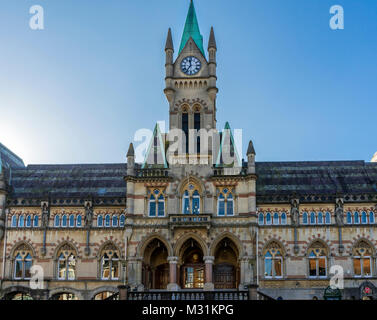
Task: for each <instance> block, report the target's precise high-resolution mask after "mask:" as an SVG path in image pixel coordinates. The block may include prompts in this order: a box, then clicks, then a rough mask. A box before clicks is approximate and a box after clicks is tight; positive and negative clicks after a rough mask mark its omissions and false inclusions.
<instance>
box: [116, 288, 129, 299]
mask: <svg viewBox="0 0 377 320" xmlns="http://www.w3.org/2000/svg"><path fill="white" fill-rule="evenodd" d="M118 290H119V300H127V298H128V290H129V287H128V286H123V285H121V286H118Z"/></svg>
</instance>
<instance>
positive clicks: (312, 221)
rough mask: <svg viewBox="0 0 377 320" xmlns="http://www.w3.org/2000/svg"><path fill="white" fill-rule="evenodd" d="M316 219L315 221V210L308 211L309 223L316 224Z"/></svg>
mask: <svg viewBox="0 0 377 320" xmlns="http://www.w3.org/2000/svg"><path fill="white" fill-rule="evenodd" d="M316 223H317V221H316V215H315V212H311V213H310V224H316Z"/></svg>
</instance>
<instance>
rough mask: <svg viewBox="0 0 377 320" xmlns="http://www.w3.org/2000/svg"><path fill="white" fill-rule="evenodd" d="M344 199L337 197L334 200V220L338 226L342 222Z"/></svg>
mask: <svg viewBox="0 0 377 320" xmlns="http://www.w3.org/2000/svg"><path fill="white" fill-rule="evenodd" d="M343 203H344V200H343V199H342V198H337V199H336V201H335V220H336V224H337V225H338V226H342V225H343V223H344V220H343V219H344V208H343Z"/></svg>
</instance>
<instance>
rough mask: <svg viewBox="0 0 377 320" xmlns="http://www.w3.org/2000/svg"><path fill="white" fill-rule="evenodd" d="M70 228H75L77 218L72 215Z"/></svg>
mask: <svg viewBox="0 0 377 320" xmlns="http://www.w3.org/2000/svg"><path fill="white" fill-rule="evenodd" d="M69 227H70V228H74V227H75V216H74V215H73V214H71V215H70V216H69Z"/></svg>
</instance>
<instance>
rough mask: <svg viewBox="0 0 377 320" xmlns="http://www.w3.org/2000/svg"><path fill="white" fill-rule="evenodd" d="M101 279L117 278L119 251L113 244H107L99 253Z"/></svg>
mask: <svg viewBox="0 0 377 320" xmlns="http://www.w3.org/2000/svg"><path fill="white" fill-rule="evenodd" d="M101 279H102V280H118V279H119V252H118V250H117V249H116V248H115V246H114V245H113V244H111V243H110V244H107V245H106V246H105V247H104V248H103V250H102V253H101Z"/></svg>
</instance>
